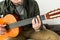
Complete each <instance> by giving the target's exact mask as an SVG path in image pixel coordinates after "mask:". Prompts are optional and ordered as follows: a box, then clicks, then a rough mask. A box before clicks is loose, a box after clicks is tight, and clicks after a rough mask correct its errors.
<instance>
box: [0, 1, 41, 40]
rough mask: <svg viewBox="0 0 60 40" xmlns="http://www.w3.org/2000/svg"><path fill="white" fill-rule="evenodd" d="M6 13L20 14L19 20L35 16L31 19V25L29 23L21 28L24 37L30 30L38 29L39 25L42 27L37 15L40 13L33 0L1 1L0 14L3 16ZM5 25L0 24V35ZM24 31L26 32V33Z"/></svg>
mask: <svg viewBox="0 0 60 40" xmlns="http://www.w3.org/2000/svg"><path fill="white" fill-rule="evenodd" d="M8 13H16V14H17V15H18V16H20V18H21V20H23V19H27V18H31V17H34V16H37V18H33V19H32V25H31V24H30V25H26V26H27V27H24V29H23V30H24V31H25V32H24V31H23V32H22V35H24V37H26V38H27V37H28V36H29V35H30V34H29V33H30V32H29V31H30V30H35V31H39V30H40V27H42V22H41V19H40V17H39V14H40V13H39V8H38V4H37V3H36V1H34V0H5V1H3V2H1V3H0V15H3V17H4V16H5V15H6V14H8ZM5 26H6V25H0V35H3V34H4V32H5V31H6V29H5ZM31 26H32V27H31ZM32 28H33V29H32ZM25 33H27V35H26V34H25ZM20 36H21V35H20ZM19 38H21V37H19ZM21 39H22V38H21ZM21 39H20V40H21ZM16 40H17V39H16ZM23 40H25V39H23Z"/></svg>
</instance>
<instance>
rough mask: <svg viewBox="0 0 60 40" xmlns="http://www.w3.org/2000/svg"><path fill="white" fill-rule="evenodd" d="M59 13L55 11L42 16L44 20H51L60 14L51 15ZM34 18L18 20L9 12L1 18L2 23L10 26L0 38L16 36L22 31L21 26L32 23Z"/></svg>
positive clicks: (0, 22)
mask: <svg viewBox="0 0 60 40" xmlns="http://www.w3.org/2000/svg"><path fill="white" fill-rule="evenodd" d="M57 14H60V13H59V12H57V13H54V14H50V13H47V14H45V15H41V16H40V17H41V19H42V20H43V21H44V20H51V19H54V18H59V17H60V16H56V17H52V18H50V17H51V16H53V15H57ZM32 19H33V18H29V19H25V20H21V21H17V19H16V17H15V16H14V15H12V14H7V15H5V16H4V17H3V18H0V24H1V25H4V24H8V26H6V28H8V30H7V31H6V32H5V33H4V34H3V35H0V40H5V39H7V38H8V37H16V36H17V35H18V34H19V33H20V32H22V28H21V27H22V26H24V25H28V24H31V23H32ZM43 24H44V23H43ZM19 27H20V30H19Z"/></svg>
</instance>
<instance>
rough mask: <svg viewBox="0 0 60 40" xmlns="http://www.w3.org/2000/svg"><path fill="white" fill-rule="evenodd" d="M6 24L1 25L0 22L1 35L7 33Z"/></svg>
mask: <svg viewBox="0 0 60 40" xmlns="http://www.w3.org/2000/svg"><path fill="white" fill-rule="evenodd" d="M5 26H6V25H1V24H0V35H3V34H4V33H5V31H6V29H5Z"/></svg>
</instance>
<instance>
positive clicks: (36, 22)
mask: <svg viewBox="0 0 60 40" xmlns="http://www.w3.org/2000/svg"><path fill="white" fill-rule="evenodd" d="M32 27H33V29H34V30H35V31H36V30H38V29H39V28H40V27H41V20H40V17H39V16H38V15H37V18H33V20H32Z"/></svg>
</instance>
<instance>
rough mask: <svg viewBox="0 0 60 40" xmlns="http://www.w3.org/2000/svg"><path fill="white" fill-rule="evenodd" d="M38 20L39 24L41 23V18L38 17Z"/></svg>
mask: <svg viewBox="0 0 60 40" xmlns="http://www.w3.org/2000/svg"><path fill="white" fill-rule="evenodd" d="M37 20H38V23H40V22H41V20H40V17H39V16H38V15H37Z"/></svg>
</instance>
